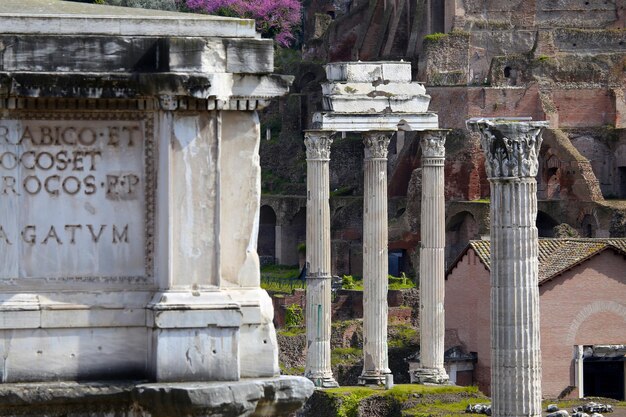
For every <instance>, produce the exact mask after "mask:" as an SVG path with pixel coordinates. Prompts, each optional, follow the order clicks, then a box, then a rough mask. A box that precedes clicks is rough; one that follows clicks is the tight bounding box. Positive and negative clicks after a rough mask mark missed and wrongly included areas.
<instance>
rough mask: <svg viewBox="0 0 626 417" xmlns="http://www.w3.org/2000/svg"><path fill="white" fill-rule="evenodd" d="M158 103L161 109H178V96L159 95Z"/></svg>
mask: <svg viewBox="0 0 626 417" xmlns="http://www.w3.org/2000/svg"><path fill="white" fill-rule="evenodd" d="M159 104H160V105H161V110H165V111H174V110H177V109H178V98H176V97H175V96H170V95H162V96H159Z"/></svg>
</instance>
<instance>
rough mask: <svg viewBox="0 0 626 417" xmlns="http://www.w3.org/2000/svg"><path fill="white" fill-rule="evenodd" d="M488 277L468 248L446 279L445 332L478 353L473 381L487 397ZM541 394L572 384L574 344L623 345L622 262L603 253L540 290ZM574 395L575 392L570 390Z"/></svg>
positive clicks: (625, 300)
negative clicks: (455, 335)
mask: <svg viewBox="0 0 626 417" xmlns="http://www.w3.org/2000/svg"><path fill="white" fill-rule="evenodd" d="M489 286H490V284H489V272H488V271H487V270H486V269H485V268H484V266H483V264H482V263H480V261H479V260H478V258H477V257H476V256H475V254H474V252H473V251H472V250H471V249H470V250H468V252H467V254H466V255H465V256H464V257H463V258H462V259H461V260H460V261H459V263H458V264H457V267H456V268H455V269H454V270H453V271H452V272H451V273H450V274H449V276H448V277H447V280H446V301H445V308H446V329H447V330H448V332H452V333H457V334H458V338H459V340H460V341H461V342H462V343H463V344H464V348H465V349H466V350H467V351H470V352H477V353H478V363H477V365H476V369H475V379H476V382H477V384H478V385H479V387H480V389H481V390H482V391H483V392H485V393H487V394H488V393H489V391H490V389H489V383H490V379H491V378H490V365H489V364H490V360H491V359H490V358H491V354H490V342H489V332H490V330H489V326H490V317H489V308H490V306H489V299H490V297H489ZM540 294H541V298H540V311H541V351H542V372H543V380H542V389H543V395H544V397H546V398H548V397H556V396H558V395H559V394H560V393H561V392H562V391H563V390H564V389H566V388H567V387H568V386H570V385H574V370H573V361H572V359H573V348H574V346H575V345H593V344H626V258H625V257H624V256H622V255H619V254H617V253H615V252H613V251H612V250H605V251H604V252H602V253H600V254H599V255H597V256H594V257H593V258H591V259H590V260H588V261H586V262H583V263H582V264H580V265H578V266H576V267H574V268H573V269H571V270H569V271H566V272H565V273H564V274H563V275H560V276H558V277H556V278H555V279H553V280H552V281H549V282H547V283H545V284H543V285H542V286H541V287H540ZM573 393H576V391H574V392H573Z"/></svg>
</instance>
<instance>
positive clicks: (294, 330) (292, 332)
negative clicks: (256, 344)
mask: <svg viewBox="0 0 626 417" xmlns="http://www.w3.org/2000/svg"><path fill="white" fill-rule="evenodd" d="M276 333H278V334H279V335H281V336H286V337H296V336H300V335H301V334H305V333H306V328H305V327H304V326H294V327H289V328H287V329H280V330H277V331H276Z"/></svg>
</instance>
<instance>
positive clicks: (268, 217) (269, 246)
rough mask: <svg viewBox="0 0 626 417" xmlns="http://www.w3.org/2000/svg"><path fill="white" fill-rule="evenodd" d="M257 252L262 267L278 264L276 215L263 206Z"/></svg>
mask: <svg viewBox="0 0 626 417" xmlns="http://www.w3.org/2000/svg"><path fill="white" fill-rule="evenodd" d="M257 252H258V254H259V259H260V261H261V265H268V264H274V263H276V213H275V212H274V209H273V208H272V207H270V206H267V205H265V206H261V211H260V215H259V239H258V241H257Z"/></svg>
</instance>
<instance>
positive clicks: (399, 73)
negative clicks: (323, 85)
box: [326, 61, 411, 83]
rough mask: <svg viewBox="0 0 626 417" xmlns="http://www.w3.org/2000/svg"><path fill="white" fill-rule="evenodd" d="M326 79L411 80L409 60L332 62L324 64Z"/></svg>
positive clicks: (362, 81) (368, 81)
mask: <svg viewBox="0 0 626 417" xmlns="http://www.w3.org/2000/svg"><path fill="white" fill-rule="evenodd" d="M326 78H327V79H328V81H349V82H357V83H359V82H360V83H372V82H375V81H381V82H383V81H384V82H401V83H409V82H411V63H410V62H361V61H358V62H334V63H330V64H327V65H326Z"/></svg>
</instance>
